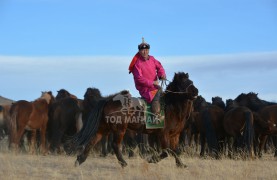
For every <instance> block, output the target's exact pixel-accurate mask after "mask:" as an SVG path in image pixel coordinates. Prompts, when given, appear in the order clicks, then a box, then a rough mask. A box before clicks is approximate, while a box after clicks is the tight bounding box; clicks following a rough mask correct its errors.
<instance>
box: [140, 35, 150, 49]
mask: <svg viewBox="0 0 277 180" xmlns="http://www.w3.org/2000/svg"><path fill="white" fill-rule="evenodd" d="M138 49H139V50H142V49H150V45H149V44H148V43H146V42H145V41H144V38H142V43H141V44H139V45H138Z"/></svg>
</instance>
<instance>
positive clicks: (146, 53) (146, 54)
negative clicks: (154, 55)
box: [139, 49, 149, 59]
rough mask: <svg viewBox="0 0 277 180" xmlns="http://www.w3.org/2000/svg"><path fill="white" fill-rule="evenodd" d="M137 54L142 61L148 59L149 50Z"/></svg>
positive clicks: (142, 50)
mask: <svg viewBox="0 0 277 180" xmlns="http://www.w3.org/2000/svg"><path fill="white" fill-rule="evenodd" d="M139 53H140V55H141V56H142V57H143V58H144V59H148V55H149V49H141V50H140V51H139Z"/></svg>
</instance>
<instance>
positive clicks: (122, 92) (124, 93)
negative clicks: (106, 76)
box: [102, 90, 129, 101]
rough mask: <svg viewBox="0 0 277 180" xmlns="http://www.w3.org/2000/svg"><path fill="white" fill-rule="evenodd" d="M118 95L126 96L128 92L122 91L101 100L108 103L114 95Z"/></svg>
mask: <svg viewBox="0 0 277 180" xmlns="http://www.w3.org/2000/svg"><path fill="white" fill-rule="evenodd" d="M119 94H121V95H127V94H129V91H128V90H122V91H120V92H117V93H114V94H110V95H108V96H105V97H103V98H102V100H107V101H108V100H110V99H112V98H114V97H115V96H116V95H119Z"/></svg>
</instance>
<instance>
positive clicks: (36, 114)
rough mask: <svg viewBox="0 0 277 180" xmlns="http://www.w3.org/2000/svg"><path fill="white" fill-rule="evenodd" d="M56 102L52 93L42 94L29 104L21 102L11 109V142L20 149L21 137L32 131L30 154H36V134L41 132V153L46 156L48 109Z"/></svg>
mask: <svg viewBox="0 0 277 180" xmlns="http://www.w3.org/2000/svg"><path fill="white" fill-rule="evenodd" d="M53 101H54V97H53V95H52V92H51V91H48V92H42V95H41V97H40V98H38V99H36V100H35V101H32V102H29V101H25V100H20V101H17V102H15V103H14V104H13V105H12V107H11V111H10V112H11V137H10V138H11V139H10V142H11V143H12V144H14V145H15V148H16V150H17V149H18V145H19V142H20V140H21V137H22V135H23V133H24V131H25V129H26V130H30V131H32V136H31V147H30V153H32V154H33V153H34V150H35V141H36V132H37V130H39V131H40V138H41V148H40V150H41V152H42V153H43V154H46V151H47V150H46V148H45V133H46V128H47V122H48V109H49V106H50V104H51V103H52V102H53Z"/></svg>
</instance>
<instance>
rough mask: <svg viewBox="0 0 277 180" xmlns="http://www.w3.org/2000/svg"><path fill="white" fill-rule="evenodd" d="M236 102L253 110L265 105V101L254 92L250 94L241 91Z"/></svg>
mask: <svg viewBox="0 0 277 180" xmlns="http://www.w3.org/2000/svg"><path fill="white" fill-rule="evenodd" d="M235 102H236V103H237V104H239V105H240V106H246V107H248V108H250V109H251V110H253V111H257V110H259V108H260V107H261V106H263V105H264V102H263V101H262V100H261V99H259V98H258V94H257V93H253V92H250V93H248V94H245V93H241V94H240V95H239V96H238V97H237V98H236V99H235Z"/></svg>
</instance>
